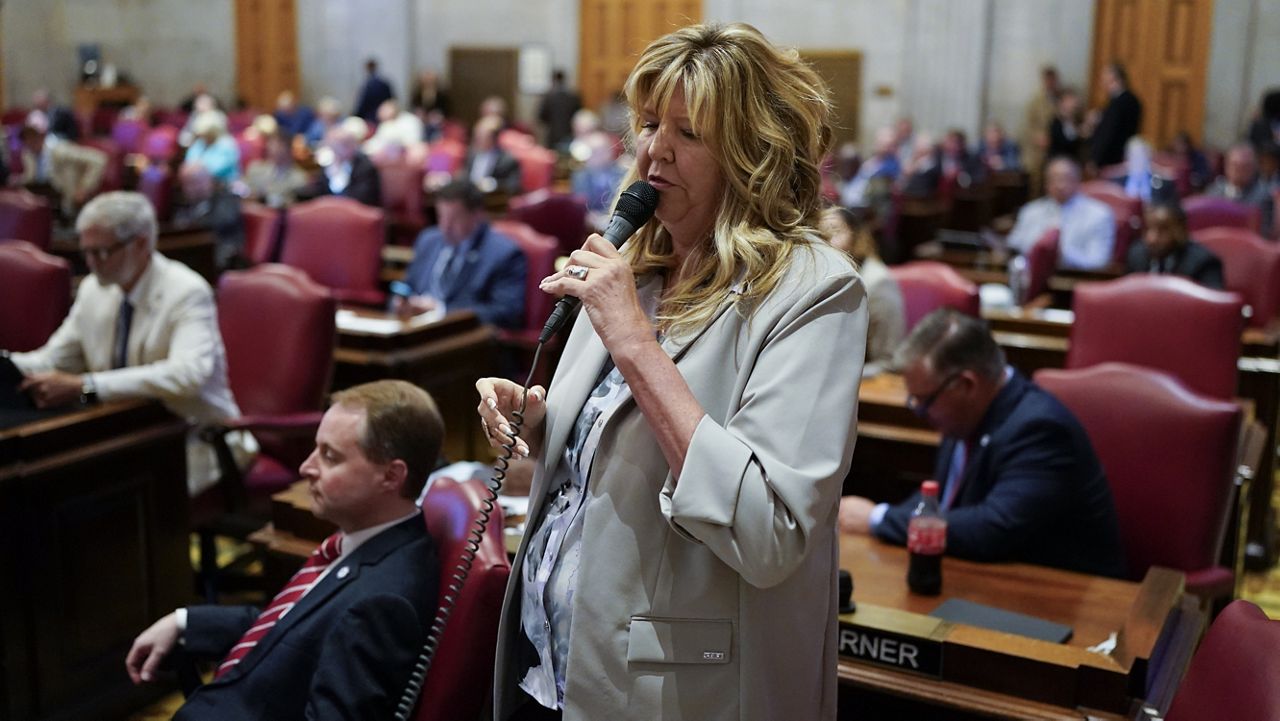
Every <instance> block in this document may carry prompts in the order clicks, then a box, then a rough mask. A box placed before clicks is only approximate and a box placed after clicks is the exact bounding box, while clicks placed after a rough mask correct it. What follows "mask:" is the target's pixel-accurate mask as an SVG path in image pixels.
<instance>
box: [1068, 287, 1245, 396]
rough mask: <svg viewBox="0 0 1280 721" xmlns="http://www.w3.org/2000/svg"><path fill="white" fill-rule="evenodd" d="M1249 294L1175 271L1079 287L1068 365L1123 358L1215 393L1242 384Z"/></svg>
mask: <svg viewBox="0 0 1280 721" xmlns="http://www.w3.org/2000/svg"><path fill="white" fill-rule="evenodd" d="M1243 307H1244V300H1243V299H1242V298H1241V297H1240V296H1239V295H1236V294H1235V293H1229V292H1226V291H1219V290H1211V289H1209V288H1205V287H1203V286H1200V285H1196V284H1195V283H1193V282H1191V281H1190V280H1187V279H1186V278H1180V277H1176V276H1169V275H1147V274H1145V273H1139V274H1134V275H1127V276H1124V277H1123V278H1117V279H1116V280H1111V281H1106V282H1101V283H1080V284H1079V285H1077V286H1076V287H1075V293H1074V301H1073V309H1074V311H1075V322H1074V323H1072V325H1071V345H1070V347H1069V348H1068V350H1067V361H1066V367H1067V368H1086V367H1088V366H1092V365H1097V364H1099V363H1107V362H1113V361H1114V362H1118V363H1132V364H1134V365H1139V366H1145V367H1147V368H1156V369H1158V370H1163V371H1166V372H1168V373H1171V374H1172V375H1173V376H1174V377H1175V378H1177V379H1178V380H1179V381H1181V382H1182V383H1184V384H1186V386H1187V387H1188V388H1189V389H1191V390H1193V391H1196V392H1197V393H1204V394H1206V395H1209V396H1211V397H1213V398H1221V399H1229V398H1232V397H1233V396H1234V395H1235V390H1236V360H1237V359H1238V358H1239V357H1240V332H1241V331H1242V330H1243V329H1244V320H1243V317H1242V314H1241V309H1242V308H1243Z"/></svg>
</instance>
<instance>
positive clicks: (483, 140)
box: [460, 116, 521, 195]
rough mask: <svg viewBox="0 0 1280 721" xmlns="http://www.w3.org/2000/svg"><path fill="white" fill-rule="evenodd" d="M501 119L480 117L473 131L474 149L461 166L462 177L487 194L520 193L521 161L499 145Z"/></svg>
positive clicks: (471, 148) (472, 146) (470, 150)
mask: <svg viewBox="0 0 1280 721" xmlns="http://www.w3.org/2000/svg"><path fill="white" fill-rule="evenodd" d="M500 130H502V119H501V118H498V117H495V116H488V117H483V118H480V119H479V120H477V121H476V125H475V127H474V128H473V129H472V130H471V147H470V148H468V149H467V157H466V159H465V160H464V161H463V164H462V173H461V174H460V175H461V177H463V178H469V179H470V180H471V182H472V183H474V184H475V185H476V186H477V187H479V188H480V189H481V190H483V191H484V192H486V193H492V192H494V191H498V190H500V191H502V192H504V193H506V194H507V195H518V194H519V193H520V189H521V185H520V161H518V160H516V159H515V158H514V157H512V156H511V154H509V153H508V152H507V151H505V150H503V149H502V148H501V147H499V145H498V131H500Z"/></svg>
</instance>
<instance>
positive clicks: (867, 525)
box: [840, 496, 876, 534]
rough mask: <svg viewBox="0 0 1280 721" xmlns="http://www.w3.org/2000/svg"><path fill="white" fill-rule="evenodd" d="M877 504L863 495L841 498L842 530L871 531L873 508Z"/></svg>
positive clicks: (844, 531)
mask: <svg viewBox="0 0 1280 721" xmlns="http://www.w3.org/2000/svg"><path fill="white" fill-rule="evenodd" d="M875 507H876V504H874V503H872V502H871V501H870V500H868V499H866V498H863V497H862V496H844V497H843V498H841V499H840V532H841V533H862V534H867V533H871V509H873V508H875Z"/></svg>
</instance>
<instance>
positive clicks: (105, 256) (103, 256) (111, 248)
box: [80, 238, 137, 263]
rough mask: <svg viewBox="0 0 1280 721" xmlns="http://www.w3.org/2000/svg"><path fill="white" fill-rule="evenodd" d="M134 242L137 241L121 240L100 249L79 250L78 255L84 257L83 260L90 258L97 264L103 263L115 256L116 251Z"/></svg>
mask: <svg viewBox="0 0 1280 721" xmlns="http://www.w3.org/2000/svg"><path fill="white" fill-rule="evenodd" d="M135 240H137V238H130V239H128V240H121V241H119V242H116V243H112V244H111V245H104V246H102V247H101V248H81V249H80V255H82V256H84V257H85V260H88V259H90V258H92V259H93V260H96V261H98V262H99V263H105V262H107V261H108V260H111V256H113V255H115V254H116V251H118V250H120V249H121V248H123V247H125V246H126V245H128V244H130V243H132V242H133V241H135Z"/></svg>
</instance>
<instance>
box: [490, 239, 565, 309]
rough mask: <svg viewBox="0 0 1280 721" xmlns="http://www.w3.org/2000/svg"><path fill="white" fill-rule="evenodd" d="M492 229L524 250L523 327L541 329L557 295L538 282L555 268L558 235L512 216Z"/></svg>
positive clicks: (557, 253)
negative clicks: (542, 231)
mask: <svg viewBox="0 0 1280 721" xmlns="http://www.w3.org/2000/svg"><path fill="white" fill-rule="evenodd" d="M493 229H494V230H496V231H498V232H499V233H502V234H503V235H505V236H507V237H508V238H510V239H512V240H514V241H515V242H516V245H518V246H520V250H521V251H523V252H524V260H525V282H524V318H525V322H524V327H525V328H526V329H535V330H541V329H542V324H543V322H544V321H546V319H547V316H548V315H550V314H551V307H552V306H553V305H555V301H556V299H555V298H554V297H552V296H551V295H549V294H547V293H543V292H542V290H541V289H540V288H539V287H538V284H539V283H540V282H541V281H542V279H543V278H545V277H547V276H548V275H551V274H552V273H554V272H555V267H556V257H557V256H558V255H559V244H558V243H557V242H556V239H555V238H552V237H551V236H549V235H543V234H542V233H539V232H538V231H536V230H534V229H533V228H530V227H529V226H527V225H525V224H524V223H517V222H515V221H511V220H495V221H493Z"/></svg>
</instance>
